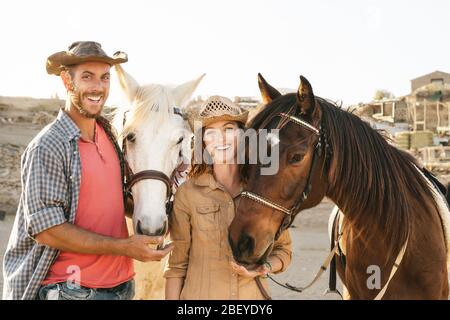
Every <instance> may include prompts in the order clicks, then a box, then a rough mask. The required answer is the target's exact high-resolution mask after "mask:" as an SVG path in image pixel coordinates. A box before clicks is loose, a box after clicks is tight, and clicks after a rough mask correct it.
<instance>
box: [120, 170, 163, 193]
mask: <svg viewBox="0 0 450 320" xmlns="http://www.w3.org/2000/svg"><path fill="white" fill-rule="evenodd" d="M130 173H131V174H130V179H129V180H128V181H127V183H126V185H125V188H126V190H127V191H128V192H129V191H131V188H132V187H133V186H134V185H135V184H136V183H138V182H139V181H141V180H148V179H150V180H159V181H161V182H163V183H164V184H165V185H166V189H167V193H166V196H167V197H168V198H170V196H171V195H172V180H171V179H170V178H169V177H168V176H167V175H166V174H165V173H163V172H161V171H157V170H144V171H139V172H138V173H136V174H133V173H132V172H130Z"/></svg>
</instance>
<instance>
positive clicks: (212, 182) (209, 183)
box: [194, 172, 221, 192]
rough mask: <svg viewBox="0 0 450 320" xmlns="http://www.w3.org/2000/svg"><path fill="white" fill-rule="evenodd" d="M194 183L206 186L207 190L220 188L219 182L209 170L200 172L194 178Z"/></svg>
mask: <svg viewBox="0 0 450 320" xmlns="http://www.w3.org/2000/svg"><path fill="white" fill-rule="evenodd" d="M194 183H195V184H196V185H197V186H201V187H208V188H209V190H208V192H209V191H212V190H215V189H221V187H220V185H219V183H218V182H217V181H216V179H214V176H213V174H212V173H211V172H205V173H202V174H201V175H200V176H198V177H197V178H195V180H194Z"/></svg>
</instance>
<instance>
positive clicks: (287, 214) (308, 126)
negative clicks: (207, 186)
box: [240, 112, 330, 239]
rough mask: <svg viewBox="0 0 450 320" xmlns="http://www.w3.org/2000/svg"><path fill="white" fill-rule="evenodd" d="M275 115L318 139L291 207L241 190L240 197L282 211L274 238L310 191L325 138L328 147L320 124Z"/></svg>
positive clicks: (286, 224)
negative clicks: (299, 194)
mask: <svg viewBox="0 0 450 320" xmlns="http://www.w3.org/2000/svg"><path fill="white" fill-rule="evenodd" d="M277 116H278V117H281V118H283V119H285V120H287V122H292V123H294V124H296V125H298V126H301V127H303V128H305V129H307V130H309V131H311V132H312V133H314V134H315V135H316V136H318V137H319V139H318V140H317V142H316V143H315V145H314V152H313V158H312V162H311V167H310V168H309V173H308V177H307V179H306V185H305V188H304V189H303V191H302V194H301V196H300V198H299V199H298V200H297V201H296V202H295V203H294V205H293V206H292V207H291V208H286V207H284V206H282V205H280V204H277V203H276V202H274V201H272V200H270V199H268V198H265V197H263V196H261V195H258V194H256V193H254V192H250V191H243V192H241V194H240V195H241V196H242V197H245V198H248V199H250V200H252V201H254V202H257V203H260V204H262V205H264V206H266V207H269V208H271V209H274V210H277V211H280V212H283V213H284V215H285V217H284V219H283V222H282V223H281V225H280V228H279V229H278V231H277V234H276V235H275V239H278V238H279V236H280V235H281V233H282V232H283V231H284V230H286V229H287V228H289V226H290V225H291V224H292V222H293V218H294V217H295V215H296V214H297V213H298V212H299V209H300V206H301V205H302V204H303V203H304V202H305V201H306V200H307V199H308V196H309V193H310V192H311V176H312V173H313V172H314V169H315V167H316V163H317V159H318V158H320V156H321V155H322V149H323V141H324V140H325V144H326V145H325V149H326V150H327V151H328V150H329V149H330V148H329V145H328V141H327V139H326V134H325V132H324V130H322V126H320V127H319V129H317V128H316V127H314V126H312V125H311V124H309V123H308V122H306V121H305V120H303V119H300V118H298V117H295V116H293V115H289V114H287V113H283V112H282V113H278V114H276V115H274V117H277Z"/></svg>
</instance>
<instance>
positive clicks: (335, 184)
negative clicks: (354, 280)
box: [249, 94, 437, 254]
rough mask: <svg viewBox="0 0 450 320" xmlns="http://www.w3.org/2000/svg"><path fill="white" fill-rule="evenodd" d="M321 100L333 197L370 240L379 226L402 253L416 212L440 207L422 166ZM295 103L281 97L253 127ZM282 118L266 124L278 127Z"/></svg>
mask: <svg viewBox="0 0 450 320" xmlns="http://www.w3.org/2000/svg"><path fill="white" fill-rule="evenodd" d="M316 100H317V102H318V104H319V105H320V108H321V111H322V128H324V129H325V130H326V132H327V138H328V143H329V144H330V146H331V149H332V156H331V159H329V161H330V162H329V163H328V164H327V165H326V167H327V168H328V183H329V189H328V192H327V196H329V197H330V198H332V199H336V201H337V202H339V204H340V205H341V207H340V209H341V210H342V211H343V212H344V214H345V215H346V216H347V217H348V218H349V219H348V220H351V223H352V226H354V227H356V230H358V232H359V233H360V234H361V235H364V238H365V239H368V238H370V237H371V236H372V235H374V234H375V232H373V231H374V229H373V228H377V227H378V231H381V232H382V233H381V234H382V235H384V239H379V241H380V242H384V245H385V246H386V248H387V250H389V253H392V254H397V253H398V250H399V249H400V247H401V246H402V245H403V244H404V242H405V241H406V239H407V237H408V234H409V232H410V229H411V218H412V215H413V214H417V213H418V212H419V211H420V210H422V211H429V210H430V209H431V210H433V209H434V208H437V206H436V203H435V201H434V198H433V196H432V193H431V191H430V189H429V187H428V185H427V182H426V181H425V179H424V178H423V177H422V175H421V174H420V173H419V172H418V171H417V168H419V167H420V166H419V165H418V164H417V162H416V160H415V159H414V157H413V156H412V155H410V154H409V153H407V152H405V151H401V150H399V149H397V148H396V147H394V146H392V145H391V144H389V143H388V142H387V141H386V139H385V138H384V137H383V136H382V135H381V134H380V133H379V132H378V131H376V130H375V129H373V128H372V127H371V126H370V125H369V124H368V123H367V122H365V121H363V120H361V119H360V118H359V117H358V116H356V115H354V114H353V113H350V112H347V111H344V110H342V108H340V107H338V106H336V104H335V103H332V102H330V101H328V100H325V99H322V98H318V97H316ZM293 105H296V96H295V94H287V95H284V96H282V97H279V98H277V99H275V100H273V101H272V102H271V103H270V104H268V105H267V106H266V107H265V108H263V109H262V110H261V112H260V113H258V114H257V115H256V116H255V118H254V119H253V120H252V121H251V122H250V123H249V126H250V127H252V128H255V129H258V128H261V125H264V126H266V124H267V119H268V118H272V117H273V115H275V114H277V113H279V112H287V111H289V110H290V109H291V108H292V106H293ZM296 109H298V107H297V108H296ZM276 119H277V118H275V119H273V121H271V123H269V124H267V126H266V127H272V126H274V125H276V124H277V123H276V122H277V121H279V120H276ZM278 119H279V118H278ZM413 200H415V201H413ZM417 206H419V208H418V207H417ZM376 234H380V233H378V232H377V233H376Z"/></svg>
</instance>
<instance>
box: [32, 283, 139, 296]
mask: <svg viewBox="0 0 450 320" xmlns="http://www.w3.org/2000/svg"><path fill="white" fill-rule="evenodd" d="M134 290H135V285H134V280H130V281H127V282H124V283H122V284H120V285H118V286H116V287H113V288H87V287H83V286H80V285H76V284H72V283H67V282H60V283H55V284H48V285H45V286H42V287H41V288H40V289H39V297H38V299H39V300H131V299H133V297H134Z"/></svg>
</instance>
